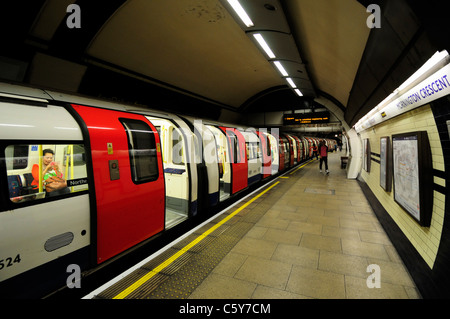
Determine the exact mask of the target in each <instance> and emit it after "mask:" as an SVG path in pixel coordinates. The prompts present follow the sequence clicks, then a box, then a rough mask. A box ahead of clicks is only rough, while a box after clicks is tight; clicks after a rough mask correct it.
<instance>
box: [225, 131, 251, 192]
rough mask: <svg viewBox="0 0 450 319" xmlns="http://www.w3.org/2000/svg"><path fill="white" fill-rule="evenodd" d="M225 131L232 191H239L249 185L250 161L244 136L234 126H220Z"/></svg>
mask: <svg viewBox="0 0 450 319" xmlns="http://www.w3.org/2000/svg"><path fill="white" fill-rule="evenodd" d="M220 129H221V130H222V131H223V132H225V134H226V136H227V140H228V145H229V154H230V161H231V167H232V169H231V172H232V177H231V193H232V194H234V193H237V192H239V191H240V190H243V189H244V188H246V187H247V186H248V163H247V153H246V146H245V138H244V136H243V135H242V134H241V133H240V132H239V131H238V130H236V129H234V128H228V127H222V126H221V127H220Z"/></svg>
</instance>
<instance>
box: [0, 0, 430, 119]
mask: <svg viewBox="0 0 450 319" xmlns="http://www.w3.org/2000/svg"><path fill="white" fill-rule="evenodd" d="M240 2H241V3H242V6H243V7H244V8H246V9H247V10H248V13H249V15H250V16H251V18H252V19H254V21H255V25H254V26H253V27H245V26H243V25H242V23H241V22H240V21H239V20H238V19H237V18H236V16H235V14H234V13H233V12H231V11H230V8H229V6H228V5H227V1H226V0H182V1H181V0H164V1H149V0H108V1H100V0H99V1H89V0H78V1H76V3H77V4H78V5H79V7H80V8H81V28H80V29H69V28H68V27H67V25H66V20H67V19H68V17H69V14H70V13H67V12H66V9H67V6H68V5H69V4H71V3H73V1H71V0H47V1H43V0H40V1H39V0H36V1H34V4H33V6H28V7H26V6H25V2H22V1H15V2H14V3H13V4H12V6H13V8H12V9H11V10H2V12H3V14H5V13H10V12H14V14H9V18H10V20H8V26H9V29H12V30H14V31H16V32H20V31H24V34H20V35H18V34H15V35H14V36H10V37H9V38H7V39H8V41H9V40H11V43H12V44H11V45H6V46H5V47H4V49H5V50H4V53H0V56H4V57H6V58H12V59H17V60H21V61H23V62H24V63H26V65H27V70H26V75H25V76H24V79H23V82H26V83H31V84H38V85H41V86H55V88H56V89H65V90H68V91H74V92H77V91H78V92H81V93H88V94H90V95H95V96H102V97H109V95H112V94H117V96H115V97H116V98H118V99H123V100H127V101H129V100H131V101H132V99H133V98H134V97H136V98H135V100H136V101H138V102H139V103H143V104H147V105H149V106H152V104H151V102H152V101H157V102H158V103H160V104H162V105H163V104H164V103H165V102H168V101H170V100H171V99H172V100H173V101H172V103H173V104H177V103H178V104H180V106H179V108H178V109H177V110H178V111H180V112H181V111H183V107H189V108H191V110H190V111H191V112H190V113H191V114H195V113H198V114H199V115H201V114H204V113H205V110H208V109H210V110H213V109H214V107H216V108H218V109H228V110H231V111H236V112H240V113H242V112H250V111H257V110H261V106H264V108H265V109H267V110H273V111H276V110H282V109H283V110H286V109H293V108H297V107H298V108H304V107H310V106H311V105H312V104H313V101H314V99H316V100H320V99H319V98H322V99H323V98H326V99H328V100H330V101H333V103H334V104H335V105H338V106H339V107H340V108H341V109H343V111H344V110H345V112H346V113H347V111H348V108H347V106H348V105H351V106H352V112H351V113H352V114H350V115H348V116H347V115H346V118H348V119H350V120H352V121H356V118H355V114H358V112H360V109H363V106H365V105H366V104H367V105H369V104H370V105H372V104H373V103H374V102H373V101H371V100H370V98H371V97H373V96H375V97H374V99H375V100H376V99H380V98H381V96H383V95H384V94H386V91H389V89H390V87H392V86H393V87H392V89H394V88H395V85H396V83H394V82H395V81H391V82H393V83H390V84H389V85H390V86H389V88H388V89H386V88H379V86H374V87H372V88H370V90H372V91H370V90H368V89H367V90H366V91H367V92H365V95H364V98H362V97H361V98H359V99H357V97H359V95H357V93H359V91H358V90H359V89H360V87H359V86H358V83H361V82H363V80H366V78H367V76H366V75H365V74H366V73H365V72H367V67H366V68H364V67H365V66H367V65H370V67H372V68H375V67H376V63H375V64H370V63H369V62H370V61H369V60H368V59H369V58H372V60H371V61H373V60H374V59H375V58H379V57H380V56H381V53H378V54H379V55H378V56H375V55H373V54H372V56H371V53H372V51H370V50H369V52H367V51H368V49H367V48H368V43H369V42H370V41H371V38H376V33H375V36H374V34H373V32H378V33H379V34H383V33H382V32H391V33H392V32H393V31H392V30H391V29H395V28H393V27H392V25H393V26H394V27H395V25H396V22H397V21H396V19H397V18H392V17H391V18H389V17H388V18H385V17H384V15H383V19H388V22H392V23H390V24H389V26H388V27H386V28H384V30H383V28H382V29H380V30H373V29H369V28H368V27H367V25H366V21H367V18H368V16H369V13H367V11H366V6H367V5H368V4H369V3H367V4H366V2H368V1H356V0H240ZM369 2H370V1H369ZM375 2H378V1H375ZM413 2H417V1H413ZM94 3H95V4H94ZM383 3H384V2H383ZM386 3H388V4H387V5H391V4H390V2H386ZM396 3H397V5H396V6H397V7H398V8H395V9H396V10H395V12H396V14H397V15H399V18H398V19H397V20H399V21H401V19H403V16H405V15H407V16H408V17H410V16H412V15H413V14H411V11H408V10H403V11H402V10H399V9H404V8H409V7H408V5H407V4H406V2H405V0H399V1H397V2H396ZM2 6H3V5H2ZM23 8H27V10H29V11H27V12H26V14H24V13H23V11H22V10H21V9H23ZM387 8H389V7H387ZM383 10H384V7H383ZM384 12H387V14H389V12H390V14H391V15H392V12H394V10H393V9H392V5H391V10H390V11H389V10H384V11H383V13H384ZM401 12H405V13H404V14H403V13H401ZM402 14H403V16H402ZM5 18H7V17H5ZM389 19H390V20H389ZM383 21H386V20H383ZM407 21H408V20H407ZM408 22H409V21H408ZM3 23H4V24H5V26H6V22H4V21H3ZM2 29H3V30H5V29H4V28H2ZM394 31H395V30H394ZM257 32H258V33H261V34H262V35H264V37H265V38H266V39H267V42H268V43H269V45H271V46H272V47H273V48H274V51H275V53H276V55H277V59H278V58H279V59H280V61H281V62H282V63H283V64H284V67H285V68H286V70H287V71H288V72H289V73H290V74H289V75H290V76H291V77H292V78H293V80H294V82H295V84H297V86H298V87H299V88H300V89H301V90H302V91H303V93H304V97H298V96H295V94H293V91H292V90H290V87H289V86H288V84H287V83H286V80H285V79H284V78H283V76H282V75H281V74H280V73H279V72H278V70H277V69H276V68H275V67H274V65H273V61H272V60H273V59H270V58H268V57H267V56H266V54H265V53H264V52H263V51H262V50H261V49H260V48H259V47H258V44H257V43H255V40H254V38H253V34H254V33H257ZM402 36H403V35H400V36H398V38H401V37H402ZM417 37H418V36H416V37H414V35H411V37H410V38H409V39H411V38H414V39H415V38H417ZM380 38H381V36H380V37H379V38H378V39H377V41H379V39H380ZM402 40H403V39H402ZM372 42H373V41H372ZM403 42H404V46H405V47H406V46H408V45H409V44H408V39H406V40H404V41H403ZM422 43H423V41H422ZM14 46H16V47H17V48H16V49H14ZM372 46H373V45H372ZM409 46H411V45H409ZM379 51H380V50H379ZM423 51H426V54H428V51H430V52H431V50H423ZM380 52H381V51H380ZM383 54H384V55H383V57H384V56H385V55H387V56H389V54H390V52H384V53H383ZM402 54H403V53H402V52H399V53H397V56H401V55H402ZM403 55H404V54H403ZM368 56H369V58H368ZM426 58H428V56H425V57H424V58H423V59H426ZM423 59H417V61H414V63H411V66H410V67H409V69H412V68H413V67H414V66H415V65H416V64H419V65H420V62H421V61H422V60H423ZM392 60H393V62H392V63H391V64H390V65H387V66H386V71H385V73H384V76H385V77H386V74H387V75H388V76H389V72H391V73H392V69H393V67H392V65H394V64H395V63H396V61H394V60H395V58H393V59H392ZM4 61H5V60H3V63H4ZM0 62H1V61H0ZM397 62H398V61H397ZM374 65H375V66H374ZM369 71H370V70H369ZM402 71H403V72H404V71H405V68H403V69H402ZM407 72H409V70H407ZM363 76H364V78H363ZM402 76H404V74H402ZM402 76H397V78H396V80H398V81H400V80H401V78H402ZM379 77H381V79H378V80H380V81H381V80H384V79H383V78H382V77H383V75H382V74H380V76H379ZM357 81H360V82H357ZM363 89H364V88H363ZM354 90H355V92H356V93H354V92H353V91H354ZM377 90H378V91H379V92H378V91H377ZM375 91H377V92H378V93H377V94H375V95H374V94H373V92H375ZM171 92H172V93H171ZM352 93H354V94H353V95H352ZM387 93H389V92H387ZM120 94H122V95H120ZM137 97H139V99H138V98H137ZM182 97H187V98H185V99H184V98H182ZM352 97H353V98H352ZM132 102H133V101H132ZM147 102H149V103H147ZM369 102H370V103H369ZM355 103H356V104H355ZM367 107H368V106H367ZM372 107H373V106H372ZM196 108H198V109H196ZM211 112H212V111H211ZM213 113H214V112H213ZM216 113H217V112H216ZM216 115H217V114H216ZM216 115H215V116H216ZM348 122H350V121H348ZM349 124H351V123H349Z"/></svg>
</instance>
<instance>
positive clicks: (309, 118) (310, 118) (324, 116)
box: [283, 112, 330, 125]
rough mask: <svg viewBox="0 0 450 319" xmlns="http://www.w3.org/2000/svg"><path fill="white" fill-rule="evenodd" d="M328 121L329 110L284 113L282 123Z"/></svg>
mask: <svg viewBox="0 0 450 319" xmlns="http://www.w3.org/2000/svg"><path fill="white" fill-rule="evenodd" d="M329 122H330V112H312V113H294V114H284V116H283V124H284V125H300V124H323V123H329Z"/></svg>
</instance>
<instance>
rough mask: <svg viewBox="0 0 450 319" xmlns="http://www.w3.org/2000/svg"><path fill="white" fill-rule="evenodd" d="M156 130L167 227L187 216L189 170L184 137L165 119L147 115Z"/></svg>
mask: <svg viewBox="0 0 450 319" xmlns="http://www.w3.org/2000/svg"><path fill="white" fill-rule="evenodd" d="M148 119H149V120H150V122H152V124H153V125H154V126H155V127H156V129H157V130H158V133H159V136H160V140H161V152H162V157H163V167H164V181H165V190H166V214H165V215H166V217H165V228H166V229H169V228H171V227H173V226H175V225H177V224H179V223H181V222H183V221H184V220H186V219H187V218H188V214H189V170H188V166H187V160H186V151H185V147H186V146H185V145H186V144H185V137H184V136H183V134H182V132H181V131H180V129H179V128H178V127H176V126H175V124H174V123H173V122H171V121H169V120H167V119H161V118H155V117H149V118H148Z"/></svg>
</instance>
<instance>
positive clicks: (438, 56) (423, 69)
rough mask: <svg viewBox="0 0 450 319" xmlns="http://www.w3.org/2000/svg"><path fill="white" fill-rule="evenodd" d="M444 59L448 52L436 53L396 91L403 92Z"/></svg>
mask: <svg viewBox="0 0 450 319" xmlns="http://www.w3.org/2000/svg"><path fill="white" fill-rule="evenodd" d="M446 57H448V52H447V51H446V50H444V51H441V52H439V51H438V52H436V53H435V54H434V55H433V56H432V57H431V58H430V59H429V60H428V61H427V62H426V63H425V64H424V65H423V66H422V67H421V68H420V69H418V70H417V71H416V72H415V73H414V74H413V75H412V76H411V77H410V78H409V79H407V80H406V81H405V82H404V83H403V84H402V85H400V86H399V87H398V89H397V90H398V91H399V92H401V91H403V90H404V89H405V88H407V87H408V86H409V85H410V84H411V83H413V82H414V81H416V80H417V79H418V78H420V77H421V76H422V75H424V74H425V73H426V72H428V71H430V70H431V69H432V68H433V67H434V66H435V65H437V64H438V63H439V62H441V61H442V60H443V59H445V58H446Z"/></svg>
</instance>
